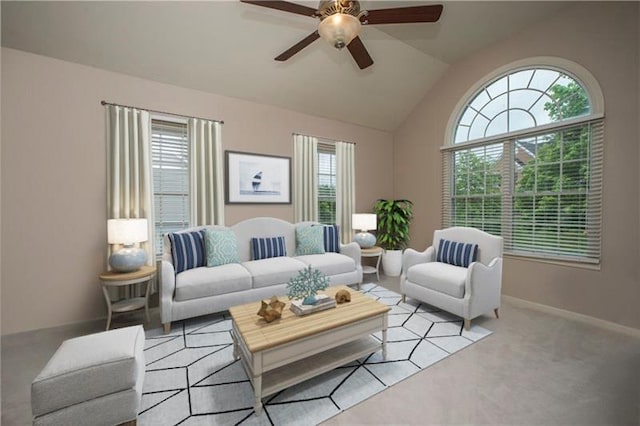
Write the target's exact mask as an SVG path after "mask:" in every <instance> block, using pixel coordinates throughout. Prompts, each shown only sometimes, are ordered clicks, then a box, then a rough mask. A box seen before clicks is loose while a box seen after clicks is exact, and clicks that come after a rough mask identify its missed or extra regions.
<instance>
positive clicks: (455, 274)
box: [407, 262, 468, 299]
mask: <svg viewBox="0 0 640 426" xmlns="http://www.w3.org/2000/svg"><path fill="white" fill-rule="evenodd" d="M467 272H468V269H467V268H463V267H461V266H453V265H449V264H448V263H441V262H428V263H421V264H418V265H414V266H412V267H410V268H409V270H408V271H407V280H408V281H411V282H412V283H414V284H417V285H420V286H422V287H426V288H430V289H432V290H435V291H439V292H440V293H445V294H448V295H449V296H453V297H457V298H459V299H461V298H463V297H464V283H465V281H466V279H467Z"/></svg>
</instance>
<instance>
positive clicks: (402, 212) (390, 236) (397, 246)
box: [374, 199, 413, 277]
mask: <svg viewBox="0 0 640 426" xmlns="http://www.w3.org/2000/svg"><path fill="white" fill-rule="evenodd" d="M374 211H375V213H376V215H377V216H378V229H377V241H378V245H379V246H380V247H382V248H383V249H384V252H383V254H382V268H383V269H384V273H385V274H386V275H389V276H391V277H397V276H399V275H400V272H401V271H402V250H403V249H405V248H406V247H407V244H408V243H409V226H410V225H411V219H412V218H413V203H412V202H411V201H409V200H384V199H379V200H377V201H376V204H375V206H374Z"/></svg>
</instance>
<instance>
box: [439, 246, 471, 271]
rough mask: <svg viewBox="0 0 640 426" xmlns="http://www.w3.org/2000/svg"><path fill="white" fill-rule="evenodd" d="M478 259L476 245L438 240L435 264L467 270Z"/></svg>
mask: <svg viewBox="0 0 640 426" xmlns="http://www.w3.org/2000/svg"><path fill="white" fill-rule="evenodd" d="M477 259H478V245H477V244H472V243H459V242H457V241H449V240H440V242H439V243H438V254H437V256H436V261H437V262H443V263H448V264H450V265H454V266H463V267H465V268H468V267H469V265H471V263H472V262H475V261H476V260H477Z"/></svg>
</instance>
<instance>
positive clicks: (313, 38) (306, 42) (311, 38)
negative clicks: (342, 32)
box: [275, 30, 320, 61]
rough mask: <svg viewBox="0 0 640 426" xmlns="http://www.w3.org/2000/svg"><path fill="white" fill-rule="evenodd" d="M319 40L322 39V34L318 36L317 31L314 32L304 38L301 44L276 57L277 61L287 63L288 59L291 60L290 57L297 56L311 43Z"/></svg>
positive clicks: (298, 43)
mask: <svg viewBox="0 0 640 426" xmlns="http://www.w3.org/2000/svg"><path fill="white" fill-rule="evenodd" d="M319 38H320V34H318V31H317V30H316V31H314V32H312V33H311V34H309V35H308V36H306V37H305V38H303V39H302V40H300V41H299V42H297V43H296V44H294V45H293V46H291V47H290V48H289V49H287V50H285V51H284V52H282V53H281V54H280V55H278V56H276V58H275V59H276V61H286V60H287V59H289V58H290V57H292V56H293V55H295V54H296V53H298V52H299V51H301V50H302V49H304V48H305V47H307V46H308V45H310V44H311V43H313V42H314V41H316V40H317V39H319Z"/></svg>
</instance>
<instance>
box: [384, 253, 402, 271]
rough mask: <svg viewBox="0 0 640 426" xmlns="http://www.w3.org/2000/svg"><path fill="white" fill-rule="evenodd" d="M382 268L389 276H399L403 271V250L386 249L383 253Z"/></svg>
mask: <svg viewBox="0 0 640 426" xmlns="http://www.w3.org/2000/svg"><path fill="white" fill-rule="evenodd" d="M382 269H384V274H385V275H387V276H389V277H399V276H400V272H402V250H385V251H384V253H382Z"/></svg>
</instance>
